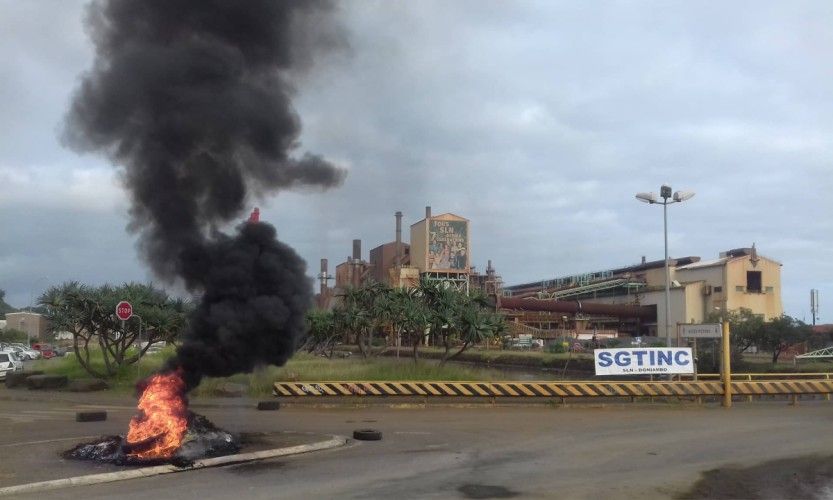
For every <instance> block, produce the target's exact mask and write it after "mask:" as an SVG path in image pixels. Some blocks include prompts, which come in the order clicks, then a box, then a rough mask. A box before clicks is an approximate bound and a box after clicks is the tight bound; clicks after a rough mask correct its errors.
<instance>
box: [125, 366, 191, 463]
mask: <svg viewBox="0 0 833 500" xmlns="http://www.w3.org/2000/svg"><path fill="white" fill-rule="evenodd" d="M181 375H182V372H181V370H176V371H173V372H169V373H164V374H163V373H159V374H156V375H154V376H153V377H151V379H150V381H149V382H148V385H147V387H146V388H145V390H144V392H143V393H142V396H141V397H140V398H139V405H138V407H139V410H140V413H139V415H136V416H135V417H133V418H132V419H131V420H130V428H129V430H128V432H127V444H128V445H137V444H138V443H141V444H142V445H141V446H137V449H136V450H135V451H133V452H130V453H128V454H129V455H130V456H133V457H136V458H140V459H153V458H168V457H170V456H172V455H173V454H174V453H175V452H176V450H177V449H179V446H180V445H181V444H182V439H183V437H184V436H185V430H186V428H187V427H188V418H187V406H188V405H187V403H186V401H185V381H184V380H182V376H181Z"/></svg>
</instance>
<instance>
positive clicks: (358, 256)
mask: <svg viewBox="0 0 833 500" xmlns="http://www.w3.org/2000/svg"><path fill="white" fill-rule="evenodd" d="M353 260H355V261H356V262H358V261H360V260H362V240H353Z"/></svg>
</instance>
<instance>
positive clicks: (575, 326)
mask: <svg viewBox="0 0 833 500" xmlns="http://www.w3.org/2000/svg"><path fill="white" fill-rule="evenodd" d="M669 275H670V281H671V287H670V301H669V303H670V317H669V321H668V324H669V325H670V326H671V328H672V330H671V331H672V336H673V335H674V334H673V332H676V328H677V325H679V324H685V323H702V322H704V321H706V320H707V319H708V318H709V316H710V315H712V314H713V313H715V314H721V313H725V312H726V311H736V310H738V309H741V308H747V309H750V310H752V312H753V313H755V314H759V315H761V316H762V317H763V318H764V319H765V320H770V319H773V318H776V317H778V316H781V315H782V314H783V312H784V311H783V306H782V303H781V263H780V262H778V261H776V260H773V259H770V258H768V257H764V256H762V255H759V254H758V252H757V249H756V248H755V246H754V245H753V246H752V247H750V248H737V249H733V250H728V251H725V252H721V253H720V255H719V257H718V258H716V259H712V260H701V259H700V257H694V256H692V257H682V258H676V259H669ZM524 299H538V300H537V301H533V302H534V303H535V304H536V305H535V306H534V307H535V308H537V309H539V310H540V309H548V310H549V314H542V313H541V312H540V311H539V313H538V314H529V313H522V312H517V311H518V310H519V309H520V308H522V307H524ZM503 303H504V304H505V305H507V304H508V305H509V306H511V307H516V308H518V309H516V310H515V313H514V319H515V320H516V321H517V322H519V323H523V324H525V325H526V326H528V327H531V328H532V329H536V330H540V331H539V332H537V333H540V334H541V336H543V337H552V336H558V335H559V334H563V333H565V332H567V331H572V332H574V333H582V334H583V335H579V336H580V337H581V336H587V335H590V334H591V333H590V332H592V335H597V336H604V337H610V336H616V335H618V334H627V335H633V336H636V335H657V334H658V333H659V335H660V336H662V335H663V329H662V325H663V324H664V322H665V264H664V261H662V260H659V261H651V262H646V261H645V259H644V258H643V259H642V262H641V263H640V264H637V265H633V266H627V267H622V268H617V269H610V270H607V271H599V272H593V273H586V274H581V275H575V276H566V277H561V278H555V279H550V280H543V281H536V282H531V283H524V284H520V285H514V286H509V287H506V288H504V290H503ZM531 303H532V302H530V304H531ZM556 303H559V304H557V305H556ZM582 304H583V305H584V307H582ZM591 304H592V305H593V306H592V307H598V306H602V305H606V306H610V307H611V308H612V309H607V310H605V309H602V310H598V309H596V310H594V312H591V311H590V310H589V309H591ZM568 306H569V307H568ZM504 307H505V306H504ZM511 307H510V308H509V309H510V311H512V309H511ZM616 307H619V308H620V309H615V308H616ZM622 307H624V308H628V307H630V308H631V309H621V308H622ZM570 308H572V309H570ZM570 311H573V312H572V313H570ZM648 311H653V313H651V314H648ZM510 314H511V313H510Z"/></svg>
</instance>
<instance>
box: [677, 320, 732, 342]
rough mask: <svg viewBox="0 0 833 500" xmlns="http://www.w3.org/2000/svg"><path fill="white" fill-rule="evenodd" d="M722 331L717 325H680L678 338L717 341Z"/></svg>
mask: <svg viewBox="0 0 833 500" xmlns="http://www.w3.org/2000/svg"><path fill="white" fill-rule="evenodd" d="M722 335H723V329H722V328H721V327H720V324H719V323H708V324H704V325H680V337H683V338H685V339H719V338H720V337H721V336H722Z"/></svg>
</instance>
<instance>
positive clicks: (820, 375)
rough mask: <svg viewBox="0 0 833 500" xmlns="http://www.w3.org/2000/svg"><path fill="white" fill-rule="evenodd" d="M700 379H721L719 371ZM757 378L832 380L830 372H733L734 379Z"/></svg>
mask: <svg viewBox="0 0 833 500" xmlns="http://www.w3.org/2000/svg"><path fill="white" fill-rule="evenodd" d="M682 377H684V378H685V379H686V380H688V379H692V378H693V375H683V376H682ZM697 378H698V379H700V380H711V379H718V380H719V379H720V374H719V373H700V374H698V375H697ZM755 379H784V380H791V379H816V380H831V374H830V373H733V374H732V380H749V381H751V380H755Z"/></svg>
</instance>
